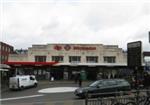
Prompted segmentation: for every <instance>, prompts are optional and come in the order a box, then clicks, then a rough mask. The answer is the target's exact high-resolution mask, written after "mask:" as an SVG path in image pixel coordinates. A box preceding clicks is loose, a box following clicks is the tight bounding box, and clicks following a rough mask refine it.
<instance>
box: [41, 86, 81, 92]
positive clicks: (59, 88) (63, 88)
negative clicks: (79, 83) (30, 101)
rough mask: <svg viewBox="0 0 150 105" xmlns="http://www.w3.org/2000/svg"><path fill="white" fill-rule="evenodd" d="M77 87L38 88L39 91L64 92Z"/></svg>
mask: <svg viewBox="0 0 150 105" xmlns="http://www.w3.org/2000/svg"><path fill="white" fill-rule="evenodd" d="M77 88H78V87H54V88H46V89H42V90H39V91H38V92H39V93H64V92H74V91H75V90H76V89H77Z"/></svg>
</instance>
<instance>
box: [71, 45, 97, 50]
mask: <svg viewBox="0 0 150 105" xmlns="http://www.w3.org/2000/svg"><path fill="white" fill-rule="evenodd" d="M73 49H74V50H96V47H79V46H74V47H73Z"/></svg>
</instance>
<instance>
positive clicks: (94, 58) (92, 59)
mask: <svg viewBox="0 0 150 105" xmlns="http://www.w3.org/2000/svg"><path fill="white" fill-rule="evenodd" d="M86 62H87V63H97V62H98V56H87V57H86Z"/></svg>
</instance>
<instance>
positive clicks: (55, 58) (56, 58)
mask: <svg viewBox="0 0 150 105" xmlns="http://www.w3.org/2000/svg"><path fill="white" fill-rule="evenodd" d="M63 58H64V57H63V56H52V61H56V62H63Z"/></svg>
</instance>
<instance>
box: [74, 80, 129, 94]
mask: <svg viewBox="0 0 150 105" xmlns="http://www.w3.org/2000/svg"><path fill="white" fill-rule="evenodd" d="M130 90H131V86H130V84H129V82H128V81H126V80H124V79H102V80H98V81H95V82H94V83H92V84H90V85H89V86H87V87H83V88H78V89H76V90H75V92H74V94H75V95H76V96H78V97H85V95H86V92H87V93H92V94H93V95H94V94H99V95H100V94H103V93H105V95H110V94H112V92H113V93H115V92H120V91H130Z"/></svg>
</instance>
